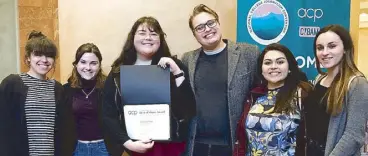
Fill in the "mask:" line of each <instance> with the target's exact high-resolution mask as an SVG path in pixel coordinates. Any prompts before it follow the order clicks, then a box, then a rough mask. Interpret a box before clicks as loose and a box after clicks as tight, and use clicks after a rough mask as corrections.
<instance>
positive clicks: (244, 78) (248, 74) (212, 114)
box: [182, 4, 260, 156]
mask: <svg viewBox="0 0 368 156" xmlns="http://www.w3.org/2000/svg"><path fill="white" fill-rule="evenodd" d="M189 27H190V29H191V30H192V33H193V35H194V37H195V38H196V39H197V41H198V42H199V44H201V47H200V48H198V49H196V50H194V51H190V52H187V53H185V54H184V55H183V57H182V62H183V63H184V65H185V66H187V67H188V72H189V78H190V83H191V86H192V89H193V92H194V95H195V99H196V104H197V105H196V106H197V109H196V110H197V116H196V117H195V118H194V119H193V120H192V122H191V125H190V132H189V140H188V141H187V149H186V155H187V156H209V155H211V156H231V155H232V149H233V148H234V145H235V139H236V137H235V129H236V127H237V121H238V120H239V118H240V116H241V113H242V110H243V104H244V99H245V95H247V94H248V93H249V91H250V88H251V85H252V83H253V75H255V73H256V72H255V71H256V65H257V59H258V57H259V54H260V52H259V50H258V47H257V46H256V45H251V44H247V43H234V42H232V41H230V40H227V39H223V38H222V33H221V28H220V20H219V16H218V15H217V13H216V12H215V11H214V10H212V9H211V8H209V7H207V6H206V5H203V4H200V5H198V6H196V7H195V8H194V9H193V12H192V15H191V16H190V18H189Z"/></svg>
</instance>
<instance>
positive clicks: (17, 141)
mask: <svg viewBox="0 0 368 156" xmlns="http://www.w3.org/2000/svg"><path fill="white" fill-rule="evenodd" d="M56 56H57V48H56V46H55V44H54V43H53V42H52V41H51V40H50V39H48V38H47V37H46V36H44V35H43V34H42V33H41V32H37V31H32V32H31V34H30V35H29V38H28V41H27V44H26V47H25V63H26V65H28V67H29V71H28V72H26V73H21V74H19V75H18V74H11V75H9V76H8V77H6V78H5V79H4V80H3V81H2V83H1V85H0V123H1V126H0V138H1V139H0V153H1V154H0V155H2V156H29V155H37V156H54V155H57V156H58V155H62V154H61V153H60V152H61V150H60V146H59V145H60V141H61V140H60V138H61V136H60V135H59V134H60V131H63V129H62V128H63V127H64V126H63V125H62V123H63V121H65V119H64V116H63V115H62V114H63V113H62V112H63V111H64V110H65V107H63V105H62V103H61V94H62V86H61V84H60V83H59V82H57V81H55V80H54V79H50V78H48V77H47V74H48V73H49V71H50V70H51V69H52V68H53V67H54V66H55V59H56Z"/></svg>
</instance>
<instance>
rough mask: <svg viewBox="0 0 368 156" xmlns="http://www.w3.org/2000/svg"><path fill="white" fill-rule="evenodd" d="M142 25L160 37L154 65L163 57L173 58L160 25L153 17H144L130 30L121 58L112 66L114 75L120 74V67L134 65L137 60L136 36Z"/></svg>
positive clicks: (153, 60) (153, 61)
mask: <svg viewBox="0 0 368 156" xmlns="http://www.w3.org/2000/svg"><path fill="white" fill-rule="evenodd" d="M142 24H146V25H147V27H148V28H149V29H150V30H151V31H154V32H156V33H157V34H159V36H160V47H159V49H158V50H157V52H156V53H155V54H154V55H153V56H152V64H157V63H158V61H159V60H160V59H161V57H170V56H171V53H170V50H169V46H168V45H167V42H166V39H165V36H166V34H165V33H164V31H163V30H162V28H161V26H160V23H159V22H158V21H157V20H156V19H155V18H153V17H150V16H144V17H141V18H139V19H138V20H137V21H136V22H135V23H134V24H133V26H132V29H130V32H129V34H128V37H127V39H126V41H125V44H124V47H123V50H122V51H121V53H120V56H119V57H118V58H117V59H116V60H115V61H114V63H113V64H112V69H111V70H112V72H113V73H118V72H120V70H119V69H120V65H133V64H134V63H135V61H136V60H137V51H136V49H135V47H134V36H135V33H136V31H137V29H138V27H139V26H140V25H142Z"/></svg>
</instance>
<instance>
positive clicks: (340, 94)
mask: <svg viewBox="0 0 368 156" xmlns="http://www.w3.org/2000/svg"><path fill="white" fill-rule="evenodd" d="M328 31H330V32H333V33H335V34H336V35H338V36H339V37H340V39H341V41H342V43H343V46H344V51H345V53H344V55H343V57H342V58H341V61H340V66H339V73H338V74H337V75H336V76H335V78H334V79H333V81H332V83H331V86H330V87H329V88H328V90H327V92H326V94H325V96H326V97H327V110H326V111H327V112H328V113H330V114H331V115H338V114H339V113H340V112H341V111H342V107H343V100H344V98H345V95H346V93H347V92H348V90H349V88H348V83H349V80H350V78H351V77H352V76H354V75H363V74H362V73H361V72H360V71H359V70H358V68H357V67H356V65H355V63H354V44H353V40H352V39H351V36H350V34H349V31H347V30H346V29H345V28H344V27H342V26H340V25H328V26H326V27H324V28H322V29H321V30H320V31H319V32H318V33H317V34H316V37H315V38H314V43H313V48H314V56H315V57H316V58H317V49H316V48H317V45H316V41H317V38H318V36H319V35H321V34H323V33H326V32H328ZM316 64H317V70H318V73H320V74H322V75H325V74H326V73H325V72H323V71H322V70H321V67H320V62H319V60H318V59H316Z"/></svg>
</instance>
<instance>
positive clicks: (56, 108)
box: [0, 4, 368, 156]
mask: <svg viewBox="0 0 368 156" xmlns="http://www.w3.org/2000/svg"><path fill="white" fill-rule="evenodd" d="M189 27H190V29H191V31H192V33H193V35H194V37H195V38H196V40H197V41H198V43H199V44H200V45H201V47H200V48H198V49H196V50H194V51H191V52H187V53H185V54H184V55H183V57H182V58H181V60H179V59H177V58H176V57H175V56H172V55H171V52H170V49H169V47H168V44H167V42H166V39H165V37H166V36H165V33H164V31H163V30H162V28H161V26H160V24H159V22H158V21H157V20H156V19H155V18H153V17H149V16H148V17H147V16H145V17H141V18H139V19H138V20H137V21H136V22H135V23H134V24H133V26H132V28H131V30H130V32H129V33H128V35H127V39H126V41H125V44H124V46H123V49H122V51H121V54H120V56H118V58H117V59H116V60H115V61H114V62H113V63H112V65H111V71H110V73H109V74H108V75H104V72H103V71H102V69H101V62H102V55H101V52H100V50H99V48H98V47H97V46H96V45H95V44H93V43H86V44H83V45H81V46H80V47H79V48H78V49H77V51H76V54H75V60H74V62H72V64H73V70H72V72H71V76H70V77H69V79H68V82H67V83H66V84H64V85H61V84H60V83H59V82H57V81H55V80H54V79H50V78H49V77H48V73H49V72H50V71H51V70H52V69H54V67H55V59H56V57H57V56H58V54H57V53H58V52H57V47H56V46H55V44H54V43H53V42H52V41H51V40H50V39H48V38H47V37H46V36H45V35H43V34H42V33H41V32H36V31H33V32H31V33H30V35H29V38H28V42H27V44H26V47H25V63H26V64H27V65H28V67H29V71H28V72H26V73H21V74H11V75H9V76H8V77H6V78H5V79H4V80H2V82H1V85H0V123H1V126H0V135H1V136H0V142H1V144H0V152H1V154H0V155H2V156H29V155H30V156H53V155H55V156H121V155H122V154H123V152H126V153H128V154H129V155H133V156H182V155H184V156H246V155H252V156H253V155H254V156H258V155H259V156H260V155H272V156H274V155H277V156H292V155H310V156H348V155H354V156H355V155H360V149H361V148H362V147H363V144H364V138H365V126H366V122H367V113H368V107H367V106H366V105H365V104H366V103H367V101H368V82H367V80H366V79H365V77H364V75H363V74H362V73H361V72H360V71H359V70H358V68H357V67H356V65H355V64H354V61H353V60H354V46H353V41H352V39H351V36H350V35H349V32H348V31H347V30H346V29H344V28H343V27H341V26H339V25H329V26H326V27H324V28H322V29H321V30H320V31H319V32H318V34H317V35H316V36H315V40H314V45H313V51H314V55H315V57H316V58H317V59H316V66H317V69H318V73H319V75H318V76H317V78H316V83H315V84H310V83H309V82H308V80H307V77H306V75H305V74H304V73H303V72H302V71H301V70H300V69H299V68H298V65H297V61H296V60H295V57H294V56H293V54H292V52H291V51H290V50H289V49H288V48H287V47H286V46H284V45H281V44H279V43H273V44H270V45H268V46H266V47H265V48H264V49H263V51H262V52H261V53H260V51H259V49H258V47H257V46H255V45H251V44H247V43H234V42H232V41H230V40H227V39H223V38H222V32H221V28H220V20H219V16H218V15H217V13H216V12H215V11H214V10H212V9H211V8H209V7H207V6H205V5H203V4H200V5H198V6H196V7H195V8H194V9H193V12H192V14H191V16H190V18H189ZM311 48H312V47H311ZM121 65H158V66H160V67H163V68H166V67H169V68H170V72H171V75H170V83H171V111H172V113H171V114H170V123H171V124H170V126H171V128H170V129H171V136H172V138H171V140H170V141H169V142H159V141H153V140H150V139H149V138H147V140H134V139H131V138H130V137H129V136H128V134H127V131H126V127H125V126H126V125H125V120H124V111H123V109H124V107H123V106H124V100H123V99H124V97H122V96H121V90H124V88H120V66H121ZM321 66H322V67H323V68H324V69H321ZM142 76H144V75H142Z"/></svg>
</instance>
